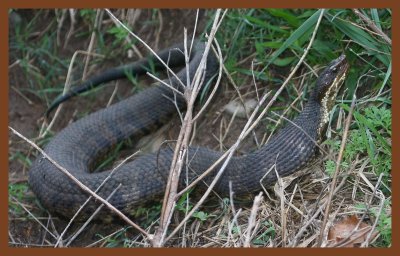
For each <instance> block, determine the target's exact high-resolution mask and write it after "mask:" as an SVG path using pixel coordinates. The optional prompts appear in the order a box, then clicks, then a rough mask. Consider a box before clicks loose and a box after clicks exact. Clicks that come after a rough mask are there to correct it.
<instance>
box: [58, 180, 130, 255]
mask: <svg viewBox="0 0 400 256" xmlns="http://www.w3.org/2000/svg"><path fill="white" fill-rule="evenodd" d="M121 186H122V184H121V183H120V184H119V185H118V186H117V187H116V188H115V189H114V190H113V191H112V192H111V194H110V195H109V196H108V197H107V198H106V200H107V201H108V200H110V198H111V197H112V196H113V195H114V194H115V192H117V190H118V189H119V188H120V187H121ZM103 206H104V204H102V205H100V206H99V207H97V209H96V211H94V213H93V214H92V216H90V217H89V218H88V219H87V220H86V221H85V223H84V224H83V225H82V226H81V227H80V228H79V230H78V231H76V232H75V234H74V235H73V236H72V237H71V238H69V241H68V242H67V243H66V245H65V247H68V246H69V245H70V244H71V243H72V242H73V241H74V240H75V238H77V237H78V236H79V234H80V233H82V232H83V230H84V229H85V228H86V227H87V225H89V223H90V222H91V221H92V220H93V218H94V217H95V216H96V215H97V213H99V212H100V210H101V209H102V208H103Z"/></svg>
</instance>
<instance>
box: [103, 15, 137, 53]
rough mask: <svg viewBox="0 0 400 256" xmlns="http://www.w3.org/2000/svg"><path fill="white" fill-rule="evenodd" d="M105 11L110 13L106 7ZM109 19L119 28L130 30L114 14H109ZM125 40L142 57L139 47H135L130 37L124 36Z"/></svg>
mask: <svg viewBox="0 0 400 256" xmlns="http://www.w3.org/2000/svg"><path fill="white" fill-rule="evenodd" d="M106 11H107V12H108V14H110V11H109V10H108V9H106ZM111 20H112V21H113V22H114V24H115V25H116V26H117V27H118V28H119V27H123V28H124V29H126V30H128V31H129V32H130V30H129V29H128V28H127V27H126V26H125V25H124V24H123V23H122V22H121V21H120V20H119V19H117V18H116V17H115V16H114V15H112V16H111ZM125 41H126V42H127V43H128V44H129V45H130V46H131V47H132V50H133V51H134V52H135V53H136V55H137V56H138V57H139V58H140V59H142V58H143V55H142V53H141V52H140V51H139V49H138V48H137V47H136V45H135V44H133V43H132V41H131V39H130V38H129V37H128V36H127V37H125Z"/></svg>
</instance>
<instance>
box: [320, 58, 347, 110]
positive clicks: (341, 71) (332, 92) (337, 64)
mask: <svg viewBox="0 0 400 256" xmlns="http://www.w3.org/2000/svg"><path fill="white" fill-rule="evenodd" d="M348 69H349V63H348V62H347V60H346V55H344V54H342V55H341V56H340V57H339V58H337V59H335V60H333V61H332V62H331V63H329V65H328V67H327V68H325V70H324V71H323V72H322V73H321V74H320V75H319V77H318V80H317V82H316V94H317V95H316V97H317V99H318V101H319V102H321V103H322V102H323V101H329V102H330V101H332V102H334V100H335V98H336V95H337V93H338V91H339V90H340V88H341V86H342V84H343V81H344V79H345V78H346V74H347V71H348Z"/></svg>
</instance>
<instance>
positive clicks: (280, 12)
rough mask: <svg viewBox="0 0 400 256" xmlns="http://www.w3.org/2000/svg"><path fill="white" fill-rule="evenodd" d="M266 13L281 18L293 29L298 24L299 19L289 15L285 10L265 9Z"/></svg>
mask: <svg viewBox="0 0 400 256" xmlns="http://www.w3.org/2000/svg"><path fill="white" fill-rule="evenodd" d="M267 11H268V12H269V13H270V14H271V15H273V16H275V17H279V18H283V19H284V20H286V21H287V23H289V24H290V25H291V26H293V27H296V28H297V27H298V26H299V24H300V21H299V19H298V18H297V17H296V16H294V15H293V14H291V13H290V12H289V11H288V10H287V9H267Z"/></svg>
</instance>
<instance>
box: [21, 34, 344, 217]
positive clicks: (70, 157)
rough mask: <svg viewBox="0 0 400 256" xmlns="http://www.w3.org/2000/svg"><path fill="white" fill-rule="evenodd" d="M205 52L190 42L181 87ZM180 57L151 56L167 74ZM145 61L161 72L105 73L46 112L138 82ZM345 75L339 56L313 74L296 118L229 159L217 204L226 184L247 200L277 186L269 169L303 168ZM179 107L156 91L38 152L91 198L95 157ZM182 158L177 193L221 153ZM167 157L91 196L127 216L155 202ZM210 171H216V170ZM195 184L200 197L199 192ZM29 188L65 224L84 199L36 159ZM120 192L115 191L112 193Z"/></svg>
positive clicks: (141, 160)
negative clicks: (105, 88)
mask: <svg viewBox="0 0 400 256" xmlns="http://www.w3.org/2000/svg"><path fill="white" fill-rule="evenodd" d="M204 49H205V44H204V43H202V42H200V41H194V42H193V49H192V51H191V55H190V62H189V70H186V68H183V69H182V70H180V71H179V72H178V73H177V76H178V77H179V79H180V80H181V81H183V82H186V81H187V75H189V79H190V81H191V80H192V79H193V76H194V74H195V71H196V69H197V67H198V65H199V63H200V60H201V58H202V56H203V52H204ZM183 51H184V47H183V44H180V45H177V46H174V47H171V48H169V49H165V50H163V51H160V52H159V53H158V55H159V57H160V58H161V59H163V61H164V62H168V65H169V66H171V67H174V66H179V65H182V64H184V63H185V58H184V55H183ZM150 59H151V60H152V63H153V65H155V66H156V67H162V65H161V63H160V62H159V61H158V60H157V59H156V58H154V57H148V58H145V59H143V60H140V61H137V62H134V63H132V64H128V65H125V66H122V67H118V68H114V69H111V70H108V71H106V72H103V73H101V74H100V75H98V76H95V77H94V78H91V79H89V80H88V81H87V82H85V83H84V84H83V85H82V86H80V87H76V89H74V90H73V91H72V92H70V93H69V94H67V95H64V96H61V97H59V98H58V99H57V100H56V104H54V105H53V106H55V105H57V104H59V103H61V102H62V101H64V100H66V99H67V98H70V97H71V96H74V95H76V94H78V93H79V92H81V91H84V90H86V89H87V88H89V87H94V86H97V85H98V84H100V83H103V82H107V81H111V80H115V79H119V78H122V77H126V72H130V73H131V74H134V75H139V74H143V73H145V72H146V70H147V69H148V68H149V66H150V64H149V63H150V62H149V60H150ZM218 67H219V66H218V62H217V59H216V58H215V56H214V54H209V55H208V57H207V65H206V71H205V77H204V83H203V84H206V83H207V82H208V81H209V80H210V79H211V78H212V77H213V76H214V75H215V73H216V72H217V69H218ZM347 69H348V64H347V61H346V59H345V56H344V55H342V56H340V57H339V58H338V59H336V60H334V61H332V62H331V63H330V64H329V65H328V67H327V68H326V69H325V70H324V71H323V72H322V73H321V74H320V76H319V78H318V80H317V82H316V86H315V89H314V90H313V91H312V92H311V95H310V96H309V100H308V102H307V104H306V105H305V107H304V109H303V110H302V111H301V113H300V114H299V115H298V116H297V117H296V118H295V119H294V120H293V121H292V122H288V123H287V124H286V126H285V127H284V128H282V129H281V130H280V131H279V132H278V133H277V134H276V135H274V136H273V137H272V138H271V139H270V140H269V142H268V143H267V144H265V145H263V146H262V147H261V148H260V149H258V150H256V151H254V152H251V153H248V154H245V155H242V156H237V157H233V158H232V159H231V160H230V162H229V164H228V166H227V168H226V169H225V171H224V173H223V175H222V176H221V178H220V179H219V181H218V183H217V184H216V186H215V188H214V190H215V191H216V192H217V193H219V194H220V195H222V196H227V195H229V191H230V190H229V183H230V182H231V184H232V190H233V191H234V193H235V195H238V196H240V195H247V194H249V193H252V192H255V191H259V190H260V189H261V184H260V180H261V179H262V181H263V184H264V185H271V184H273V183H274V182H275V181H276V180H277V175H276V172H275V171H270V172H268V170H270V168H271V167H273V166H274V167H275V168H276V171H277V173H278V174H279V176H281V177H283V176H287V175H290V174H292V173H294V172H295V171H297V170H299V169H300V168H301V167H302V166H304V164H305V163H307V161H309V160H310V158H312V157H313V156H314V154H315V149H316V147H317V146H316V141H318V140H319V138H320V136H321V133H322V131H323V129H324V127H325V126H326V123H327V117H328V112H329V110H330V109H331V108H332V104H333V101H334V100H335V97H336V95H337V92H338V90H339V87H340V85H341V84H342V83H343V80H344V78H345V74H346V71H347ZM164 81H165V82H166V83H168V84H170V85H171V86H173V87H174V88H176V89H177V90H180V91H182V86H181V85H180V84H179V83H178V81H177V79H176V78H175V77H173V76H171V77H169V79H166V80H164ZM85 88H86V89H85ZM185 104H186V103H185V100H184V99H183V97H182V96H181V95H179V94H177V93H176V92H174V91H173V90H172V89H171V88H169V87H167V86H165V85H162V84H160V83H159V84H156V85H155V86H152V87H149V88H147V89H144V90H142V91H140V92H139V93H137V94H134V95H132V96H130V97H129V98H127V99H125V100H122V101H120V102H118V103H116V104H113V105H111V106H109V107H107V108H104V109H101V110H99V111H97V112H94V113H92V114H89V115H87V116H85V117H83V118H81V119H79V120H77V121H76V122H74V123H72V124H70V125H68V126H67V127H65V128H64V129H63V130H62V131H60V132H59V133H58V134H57V135H55V137H54V138H52V139H51V141H50V142H49V143H48V144H47V145H46V146H45V148H44V151H45V152H46V153H47V154H48V155H49V156H50V157H51V158H52V159H53V160H55V161H56V162H57V163H59V164H60V165H61V166H63V167H64V168H66V169H67V170H68V171H69V172H70V173H71V174H72V175H74V176H75V177H76V178H77V179H79V180H80V181H81V182H82V183H84V184H85V185H86V186H88V187H89V188H90V189H92V190H96V189H97V188H98V186H99V185H100V184H101V183H102V182H103V180H104V179H106V177H107V176H109V174H110V170H104V171H101V172H92V166H93V164H94V163H95V162H96V161H97V159H98V158H99V156H101V155H104V153H106V152H107V151H109V150H110V148H112V147H113V146H114V145H115V144H116V143H118V142H120V141H123V140H126V139H128V138H131V139H133V140H136V139H138V138H139V137H141V136H143V135H145V134H148V133H150V132H151V131H153V130H154V129H155V128H156V127H159V126H161V125H163V124H165V123H166V122H168V120H169V119H170V117H171V116H172V115H173V114H174V113H176V112H177V109H176V108H177V107H178V108H179V109H184V108H185ZM187 154H188V157H187V159H188V162H187V163H186V167H189V168H187V170H188V174H187V176H186V174H185V173H186V172H185V171H184V172H182V175H181V177H180V187H181V188H182V187H184V186H185V184H186V179H188V180H189V182H190V181H192V180H194V179H195V178H197V177H198V176H199V175H200V174H202V173H203V172H204V171H205V170H207V169H208V167H210V166H211V165H212V164H213V163H214V162H215V161H216V160H217V159H218V158H219V157H220V156H221V155H222V154H223V153H222V152H217V151H213V150H210V149H208V148H204V147H197V146H191V147H189V148H188V151H187ZM172 156H173V150H172V149H170V148H169V147H165V148H162V149H160V150H159V152H157V153H153V154H148V155H143V156H140V157H138V158H136V159H135V160H133V161H131V162H127V163H126V164H124V165H122V166H121V167H119V169H118V170H116V171H115V172H114V173H113V175H112V176H111V177H110V178H109V180H108V181H107V182H106V183H105V184H104V185H103V186H102V187H101V189H100V190H99V191H98V192H97V193H98V195H100V196H101V197H103V198H107V197H109V196H110V194H111V193H113V192H115V193H114V194H113V195H112V196H111V198H110V199H109V200H108V201H109V202H110V203H111V204H112V205H114V206H115V207H116V208H118V209H119V210H121V211H122V212H123V213H125V214H128V215H129V214H130V213H132V211H133V210H135V208H137V207H138V206H139V205H142V204H144V203H146V202H150V201H153V200H158V199H160V198H162V195H163V193H164V190H165V187H166V181H167V178H168V174H169V169H170V166H171V161H172V160H171V159H172ZM215 170H216V171H218V168H216V169H215ZM215 173H216V172H215V171H214V172H212V173H211V174H210V175H208V176H206V178H205V179H204V182H205V183H210V182H211V180H212V179H213V177H214V176H215ZM200 183H201V182H200ZM200 183H199V185H198V187H199V189H201V187H202V186H204V184H200ZM29 184H30V187H31V189H32V190H33V192H34V193H35V195H36V196H37V198H38V199H39V200H40V202H41V204H42V205H43V206H44V207H45V208H46V209H48V210H49V211H51V212H53V213H56V214H60V215H62V216H65V217H71V216H73V215H74V214H75V212H76V211H77V210H78V209H79V208H80V207H81V205H82V204H83V203H84V202H85V201H86V200H87V198H88V194H87V193H85V192H84V191H83V190H82V189H81V188H80V187H78V185H76V184H75V183H74V182H73V181H71V180H70V179H69V178H68V177H66V176H65V174H63V173H62V172H61V171H59V170H58V169H57V167H55V166H54V165H53V164H52V163H51V162H50V161H49V160H48V159H46V158H44V157H43V156H42V155H39V156H38V157H37V159H36V160H35V162H34V163H33V165H32V167H31V169H30V172H29ZM120 184H121V185H120ZM119 185H120V187H119V189H117V190H116V191H114V190H115V188H117V187H118V186H119ZM98 206H99V202H96V201H95V200H93V199H92V200H91V201H90V202H89V203H88V204H87V205H86V206H85V207H84V208H83V210H82V212H81V215H80V216H81V217H87V216H90V215H91V214H92V213H93V211H94V210H95V209H96V208H97V207H98ZM106 215H109V211H108V210H102V211H101V212H100V213H99V215H98V216H97V218H100V217H104V216H106Z"/></svg>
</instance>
